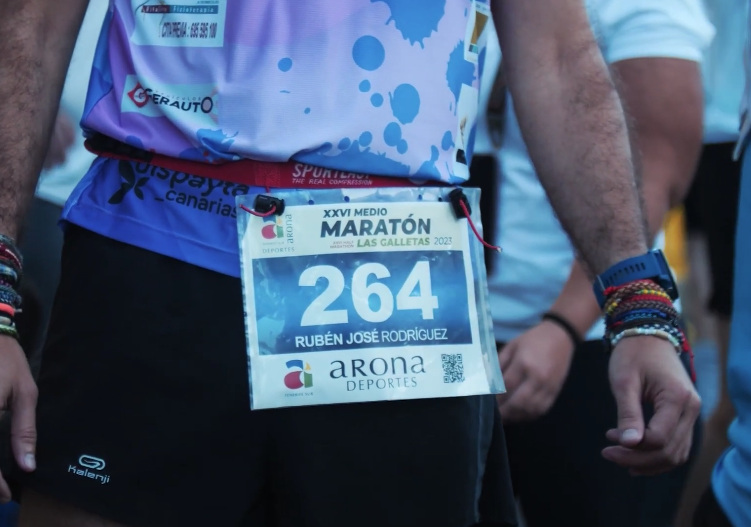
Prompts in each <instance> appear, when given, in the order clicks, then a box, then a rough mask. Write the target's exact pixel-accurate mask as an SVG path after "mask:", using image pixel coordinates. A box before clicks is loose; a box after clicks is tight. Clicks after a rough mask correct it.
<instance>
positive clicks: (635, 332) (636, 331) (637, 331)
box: [610, 328, 683, 353]
mask: <svg viewBox="0 0 751 527" xmlns="http://www.w3.org/2000/svg"><path fill="white" fill-rule="evenodd" d="M642 335H649V336H652V337H659V338H661V339H663V340H667V341H668V342H670V343H671V344H672V345H673V346H674V347H675V348H676V350H677V351H678V353H682V351H683V350H682V348H681V343H680V342H679V340H678V339H677V338H675V336H674V335H671V334H670V333H669V332H667V331H665V330H664V329H653V328H632V329H627V330H626V331H622V332H620V333H618V334H617V335H616V336H615V337H613V339H612V340H611V341H610V345H611V346H613V347H615V346H616V345H617V344H618V343H619V342H620V341H622V340H623V339H625V338H627V337H638V336H642Z"/></svg>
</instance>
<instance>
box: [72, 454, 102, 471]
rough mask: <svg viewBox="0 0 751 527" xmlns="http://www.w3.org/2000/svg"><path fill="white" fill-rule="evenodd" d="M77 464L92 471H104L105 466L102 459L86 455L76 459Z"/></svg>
mask: <svg viewBox="0 0 751 527" xmlns="http://www.w3.org/2000/svg"><path fill="white" fill-rule="evenodd" d="M78 464H79V465H81V466H82V467H86V468H93V469H94V470H104V467H106V466H107V464H106V463H105V462H104V460H103V459H99V458H98V457H94V456H86V455H83V456H81V457H79V458H78Z"/></svg>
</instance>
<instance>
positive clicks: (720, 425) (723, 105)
mask: <svg viewBox="0 0 751 527" xmlns="http://www.w3.org/2000/svg"><path fill="white" fill-rule="evenodd" d="M704 9H705V12H706V14H707V16H708V17H709V19H710V21H711V22H712V24H713V25H714V26H715V29H716V35H715V38H714V40H713V42H712V45H711V47H710V48H709V50H708V51H707V53H706V54H705V58H704V62H703V65H702V73H703V78H704V100H705V111H704V149H703V152H702V156H701V160H700V162H699V166H698V168H697V171H696V177H695V179H694V182H693V185H692V187H691V191H690V192H689V195H688V197H687V198H686V203H685V218H686V230H687V231H688V255H689V269H690V277H691V280H690V284H689V285H690V287H689V290H690V291H691V292H692V294H690V295H689V296H688V297H687V298H689V299H691V301H692V302H691V303H690V304H689V305H688V306H687V308H690V309H688V315H689V318H690V320H691V321H692V323H693V326H694V327H695V328H696V331H695V333H696V340H697V341H698V342H697V345H696V346H695V350H696V355H697V365H698V367H699V369H700V370H701V371H702V372H703V373H704V375H703V376H701V377H700V378H699V380H698V386H697V387H698V389H699V392H700V394H701V396H702V399H703V400H704V412H703V413H704V415H705V416H708V417H707V419H706V423H705V427H704V437H703V445H702V449H701V452H700V454H699V456H698V458H697V461H696V465H695V467H694V469H693V470H692V471H691V476H690V477H689V480H688V482H687V484H686V490H685V493H684V496H683V498H682V500H681V506H680V508H679V512H678V515H677V517H676V522H675V527H690V526H691V525H692V522H693V511H694V508H695V507H696V503H697V502H698V501H699V498H700V497H701V495H702V493H703V492H704V490H705V489H706V488H707V485H708V484H709V480H710V475H711V472H712V467H713V466H714V464H715V462H716V461H717V459H718V458H719V456H720V454H721V453H722V451H723V450H725V449H726V448H727V447H728V446H729V442H728V438H727V431H728V427H729V426H730V423H731V422H732V421H733V419H734V417H735V409H734V408H733V403H732V401H731V400H730V395H729V393H728V390H727V375H726V368H727V352H728V341H729V338H730V317H731V314H732V305H733V275H734V273H733V262H734V257H735V233H736V232H735V229H736V222H737V219H738V193H739V189H740V178H741V166H740V162H739V161H737V160H735V159H734V158H733V152H734V149H735V145H736V142H737V141H738V137H739V128H740V112H739V110H740V106H741V99H742V97H743V84H744V77H743V67H742V64H743V43H744V38H745V34H746V16H745V13H746V9H747V0H724V1H722V2H718V1H716V0H704ZM707 312H708V313H709V315H710V316H711V319H710V320H707ZM710 322H711V323H710Z"/></svg>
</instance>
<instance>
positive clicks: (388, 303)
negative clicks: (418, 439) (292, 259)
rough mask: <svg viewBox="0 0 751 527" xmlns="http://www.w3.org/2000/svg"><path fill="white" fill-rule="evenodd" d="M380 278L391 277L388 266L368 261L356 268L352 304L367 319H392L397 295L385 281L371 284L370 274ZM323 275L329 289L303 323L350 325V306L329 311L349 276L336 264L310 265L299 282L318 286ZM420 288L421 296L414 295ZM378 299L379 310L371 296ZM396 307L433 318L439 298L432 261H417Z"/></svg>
mask: <svg viewBox="0 0 751 527" xmlns="http://www.w3.org/2000/svg"><path fill="white" fill-rule="evenodd" d="M371 275H374V276H375V278H376V279H377V280H382V279H384V278H389V277H390V276H391V273H390V272H389V270H388V268H387V267H386V266H385V265H383V264H380V263H366V264H363V265H361V266H360V267H358V268H356V269H355V271H354V273H353V274H352V286H351V291H352V305H353V306H354V308H355V311H356V312H357V314H358V315H359V316H360V318H362V319H363V320H364V321H366V322H372V323H378V322H384V321H386V320H388V319H389V318H390V317H391V315H393V313H394V295H393V293H392V292H391V289H389V287H388V286H387V285H386V284H384V283H383V282H378V281H373V282H372V283H370V284H368V280H369V279H370V276H371ZM320 278H325V279H326V280H327V281H328V285H327V287H326V289H324V291H323V292H322V293H321V294H320V295H319V296H318V297H317V298H316V299H315V300H314V301H313V302H312V303H311V304H310V305H309V306H308V307H307V309H305V312H304V313H303V315H302V320H301V322H300V325H301V326H322V325H329V324H346V323H348V322H349V311H348V310H347V309H332V310H328V311H327V310H326V308H327V307H329V306H330V305H331V304H333V303H334V302H335V301H336V300H337V299H338V298H339V297H340V296H341V295H342V293H343V292H344V288H345V277H344V273H342V272H341V271H340V270H339V269H338V268H336V267H334V266H332V265H317V266H315V267H309V268H308V269H306V270H305V271H303V273H302V274H301V275H300V280H299V283H298V285H300V286H301V287H314V286H315V285H316V283H317V282H318V280H319V279H320ZM416 288H419V294H418V295H414V296H413V295H412V293H413V292H414V291H415V289H416ZM372 296H376V297H377V298H378V300H379V301H378V302H377V306H378V308H377V309H373V308H372V307H371V303H370V297H372ZM396 309H397V310H399V311H403V310H410V309H415V310H419V311H421V312H422V318H423V320H433V311H434V310H436V309H438V297H437V296H433V290H432V286H431V281H430V263H429V262H427V261H420V262H417V263H416V264H415V266H414V268H413V269H412V271H411V272H410V273H409V276H407V279H406V280H405V281H404V284H403V285H402V287H401V288H400V289H399V292H398V293H397V294H396Z"/></svg>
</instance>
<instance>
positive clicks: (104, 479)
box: [68, 454, 110, 485]
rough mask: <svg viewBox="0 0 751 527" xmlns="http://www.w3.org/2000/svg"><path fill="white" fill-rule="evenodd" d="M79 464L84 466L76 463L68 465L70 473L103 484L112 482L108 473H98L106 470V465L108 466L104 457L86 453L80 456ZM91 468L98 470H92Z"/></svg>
mask: <svg viewBox="0 0 751 527" xmlns="http://www.w3.org/2000/svg"><path fill="white" fill-rule="evenodd" d="M78 464H79V465H81V467H83V468H79V467H78V466H76V465H70V466H69V467H68V473H70V474H73V475H74V476H79V477H82V478H88V479H93V480H94V481H98V482H99V483H100V484H102V485H104V484H106V483H109V482H110V477H109V476H108V475H107V474H98V472H101V471H102V470H104V467H106V466H107V463H105V462H104V460H103V459H102V458H98V457H94V456H90V455H88V454H84V455H82V456H81V457H79V458H78ZM89 469H91V470H94V471H96V472H91V471H89Z"/></svg>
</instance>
